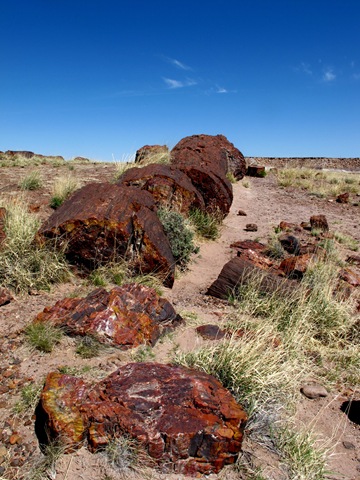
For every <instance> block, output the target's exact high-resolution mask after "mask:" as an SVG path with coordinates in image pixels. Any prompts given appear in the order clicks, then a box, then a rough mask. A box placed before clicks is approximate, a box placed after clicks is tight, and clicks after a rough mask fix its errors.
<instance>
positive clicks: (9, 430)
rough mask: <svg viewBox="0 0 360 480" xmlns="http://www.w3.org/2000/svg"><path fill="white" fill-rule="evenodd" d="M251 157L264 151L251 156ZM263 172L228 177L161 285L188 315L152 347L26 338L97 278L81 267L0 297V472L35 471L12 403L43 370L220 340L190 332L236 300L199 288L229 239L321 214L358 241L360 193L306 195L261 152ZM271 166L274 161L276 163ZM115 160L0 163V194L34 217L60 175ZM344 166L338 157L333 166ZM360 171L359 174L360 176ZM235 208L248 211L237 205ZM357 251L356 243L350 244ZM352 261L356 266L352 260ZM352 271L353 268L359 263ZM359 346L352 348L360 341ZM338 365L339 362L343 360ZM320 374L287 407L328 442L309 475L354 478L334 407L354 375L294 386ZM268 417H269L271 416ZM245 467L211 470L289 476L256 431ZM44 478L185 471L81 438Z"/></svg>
mask: <svg viewBox="0 0 360 480" xmlns="http://www.w3.org/2000/svg"><path fill="white" fill-rule="evenodd" d="M257 161H258V162H260V161H261V160H259V159H257ZM266 163H267V175H266V177H264V178H253V177H245V178H244V179H243V180H240V181H238V182H236V183H234V184H233V191H234V200H233V204H232V206H231V210H230V213H229V215H228V216H227V217H226V218H225V219H224V221H223V224H222V227H221V234H220V236H219V238H218V239H216V240H208V241H205V240H198V245H199V247H200V248H199V251H198V252H197V253H196V254H194V255H193V258H192V261H191V262H190V264H189V266H188V269H187V270H186V271H184V272H179V273H178V274H177V276H176V280H175V284H174V286H173V288H172V289H168V288H163V296H164V297H166V298H167V299H168V300H169V301H170V302H171V303H172V304H173V306H174V307H175V309H176V311H177V312H178V313H179V314H180V315H182V316H183V318H184V319H185V324H184V325H183V326H181V327H179V328H178V329H177V330H176V331H175V332H174V333H173V334H172V335H171V336H168V337H166V338H164V339H163V340H162V341H159V342H158V343H157V344H156V345H155V347H154V348H153V349H152V350H150V349H146V348H142V350H141V349H140V350H139V349H137V350H136V351H135V352H133V351H131V350H127V351H122V350H117V349H115V348H112V349H106V350H103V351H101V352H100V353H99V355H97V356H95V357H93V358H90V359H87V358H86V359H84V358H81V357H80V356H79V355H77V354H76V353H75V340H74V339H73V338H71V337H64V338H63V339H62V340H61V342H60V344H58V345H56V346H55V348H54V349H53V351H52V352H50V353H42V352H39V351H38V350H36V349H34V348H31V347H30V346H29V344H28V343H27V341H26V337H25V335H24V328H25V327H26V326H27V325H28V324H29V323H30V322H31V321H32V320H33V318H34V317H35V316H36V315H37V314H38V313H39V312H40V311H42V310H43V309H44V308H45V307H46V306H49V305H53V304H54V303H55V302H56V301H57V300H60V299H62V298H64V297H67V296H76V295H79V296H84V295H85V294H87V293H88V292H90V291H91V290H92V289H94V288H95V287H94V285H93V284H91V282H89V279H88V278H86V277H84V276H79V275H73V277H72V278H71V280H70V281H68V282H66V283H60V284H58V285H54V286H53V287H52V288H51V290H50V291H38V290H33V291H30V292H28V294H20V293H14V294H13V297H14V298H13V300H12V301H11V302H10V303H8V304H6V305H4V306H2V307H0V333H1V340H0V356H1V363H0V372H1V378H0V478H3V479H20V478H24V479H25V478H41V477H35V476H33V477H31V473H29V471H30V472H31V469H33V470H34V468H35V466H36V465H37V462H39V461H41V458H42V453H41V451H40V449H39V445H38V441H37V438H36V435H35V432H34V409H29V410H27V411H25V412H24V411H19V410H21V409H19V408H17V407H16V406H17V405H18V404H19V402H20V400H21V392H22V390H23V389H24V387H26V386H27V385H29V384H34V385H41V384H42V383H43V382H44V379H45V377H46V375H47V373H48V372H50V371H56V370H57V369H58V368H59V367H62V368H64V367H67V368H68V369H69V370H71V369H72V371H78V372H79V371H80V372H83V373H82V375H83V377H84V378H87V379H88V380H89V381H93V380H94V379H100V378H103V377H104V376H106V375H107V374H109V373H110V372H112V371H114V370H116V369H117V368H118V367H119V366H120V365H123V364H125V363H128V362H129V361H136V360H138V359H139V357H141V359H142V360H143V361H157V362H162V363H168V362H171V361H172V359H173V355H174V352H175V351H180V352H185V353H186V352H192V351H194V350H196V349H198V348H200V347H202V346H204V345H205V346H206V345H208V344H210V343H211V342H217V341H218V340H213V341H211V340H205V339H203V338H202V337H201V336H200V335H198V334H197V333H196V332H195V328H196V327H197V326H199V325H202V324H204V325H205V324H215V325H218V326H220V327H222V326H223V325H224V324H225V323H226V321H227V319H228V316H229V315H230V316H231V314H232V312H233V309H234V307H233V306H232V305H230V304H229V302H227V301H224V300H219V299H215V298H212V297H210V296H208V295H205V293H206V291H207V289H208V288H209V286H210V285H211V284H212V282H213V281H214V280H216V278H217V277H218V275H219V273H220V271H221V270H222V268H223V266H224V264H225V263H226V262H227V261H228V260H230V259H231V258H233V257H234V256H236V254H237V250H236V249H234V248H231V247H230V245H231V244H233V243H234V242H237V241H241V240H257V241H260V242H263V243H267V242H268V240H269V238H270V237H271V235H273V234H274V231H275V230H276V227H277V226H278V225H279V223H280V222H281V221H286V222H289V223H294V224H300V223H301V222H308V221H309V218H310V216H312V215H319V214H323V215H325V216H326V218H327V220H328V223H329V228H330V232H332V231H341V232H342V233H343V234H346V235H347V236H350V237H352V238H353V239H354V240H355V241H357V242H360V221H359V220H360V206H359V203H360V197H359V194H357V195H353V196H352V198H351V201H350V202H349V203H343V204H342V203H338V202H336V201H335V199H334V198H329V197H326V196H325V197H322V196H320V195H310V194H309V191H307V190H305V189H299V188H296V187H295V186H292V185H290V186H287V187H281V186H279V183H278V180H277V177H276V175H275V173H274V172H272V171H271V161H270V160H268V161H267V162H266ZM275 166H277V165H275ZM116 168H117V165H115V164H111V163H92V162H84V163H79V164H74V165H72V166H71V168H69V165H51V164H43V165H38V166H36V167H33V166H31V165H26V166H24V167H20V166H11V167H10V166H9V167H8V166H2V167H1V168H0V198H1V199H9V198H18V197H21V196H22V197H24V199H25V201H26V202H27V203H28V205H29V211H31V212H33V213H35V214H36V215H37V216H38V218H39V219H40V220H41V221H44V220H46V219H47V218H48V217H49V216H50V215H51V213H52V211H53V210H52V209H51V208H50V206H49V203H50V199H51V196H52V186H53V184H54V181H55V180H56V178H58V177H59V176H66V175H70V176H71V177H72V178H74V179H75V178H76V179H77V180H78V184H79V186H83V185H85V184H86V183H89V182H103V181H112V180H113V178H114V175H115V171H116ZM340 168H341V167H340ZM33 170H36V171H37V172H38V173H39V175H40V177H41V180H42V181H41V187H40V188H39V189H36V190H24V189H21V187H20V186H19V184H20V182H21V179H22V178H24V177H26V176H27V175H28V174H29V173H30V172H31V171H33ZM353 175H357V177H356V178H357V181H359V180H358V178H359V176H358V174H355V173H354V174H353ZM239 210H242V211H244V212H245V213H246V216H245V215H243V216H242V215H238V212H239ZM249 223H254V224H256V225H257V227H258V228H257V231H254V232H252V231H247V230H246V229H245V228H246V225H247V224H249ZM338 247H339V249H340V251H341V255H342V257H343V258H346V256H347V255H351V254H354V251H352V250H350V249H348V248H347V247H346V245H343V244H342V245H341V244H339V245H338ZM357 255H358V253H357ZM355 269H356V267H355ZM357 272H358V271H357ZM358 351H359V350H358ZM344 368H345V367H344ZM313 380H317V379H316V376H314V378H312V377H309V376H308V375H306V376H304V378H302V381H301V382H299V385H298V389H297V390H296V391H294V392H293V395H294V398H295V402H294V405H295V406H294V412H292V413H291V415H292V419H293V422H294V424H295V426H296V428H303V429H308V430H309V431H311V432H313V434H314V436H315V437H316V439H317V440H316V442H317V444H318V445H319V446H324V447H326V450H327V459H326V462H327V471H328V473H326V476H325V477H320V476H319V477H312V476H311V477H310V476H309V477H308V479H309V480H310V479H311V478H319V479H320V478H327V479H338V480H340V479H342V480H356V479H360V426H359V423H356V422H355V421H351V420H350V419H349V418H348V416H347V415H346V413H344V412H343V411H342V410H341V406H342V404H344V402H346V401H350V400H357V401H359V400H360V390H359V385H354V384H349V383H345V382H342V381H334V382H332V383H331V382H328V383H327V384H325V385H324V382H323V385H324V386H325V387H326V388H327V390H328V395H327V396H326V397H321V398H316V399H309V398H307V397H305V396H304V395H302V394H301V393H300V388H301V386H302V385H303V384H304V383H306V382H311V381H313ZM269 421H270V422H271V419H270V420H269ZM239 462H240V463H242V464H243V465H244V467H243V468H238V469H237V470H236V469H234V468H233V467H232V466H229V467H225V468H224V469H223V470H222V471H221V472H220V473H219V474H216V475H215V474H211V475H209V476H208V477H207V478H209V479H216V478H218V479H229V480H230V479H235V478H239V479H250V478H254V479H259V480H260V479H284V480H285V479H289V478H293V479H295V478H298V479H300V478H304V479H305V478H306V477H305V476H299V477H296V476H295V475H294V474H292V476H291V474H290V473H289V470H288V469H286V468H285V467H284V462H283V458H281V457H280V456H279V454H278V452H277V451H276V450H275V449H272V448H271V446H269V445H268V444H267V443H266V441H265V440H264V439H262V440H261V439H260V440H259V439H256V438H255V437H254V436H252V435H250V434H249V435H247V434H246V433H245V438H244V442H243V452H242V454H241V456H240V460H239ZM46 475H48V476H47V477H43V478H56V479H57V480H77V479H89V478H97V479H99V480H106V479H107V480H110V479H116V478H129V479H131V478H134V479H135V478H153V479H165V478H167V479H173V480H175V479H176V480H178V479H179V480H180V479H182V478H185V477H184V476H183V475H180V474H161V473H158V472H156V471H155V470H149V469H144V470H143V471H142V470H141V469H140V470H139V469H137V470H136V469H135V470H134V471H126V472H125V473H124V472H118V471H117V470H116V468H113V467H112V466H111V465H110V464H109V462H108V461H107V460H106V458H105V456H104V455H102V454H90V453H89V452H88V451H87V450H86V449H85V448H82V449H80V450H78V451H76V452H73V453H69V454H64V455H61V456H60V458H59V459H58V460H57V462H56V464H54V465H52V466H51V468H50V467H49V469H48V471H47V473H46Z"/></svg>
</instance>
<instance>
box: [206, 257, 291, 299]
mask: <svg viewBox="0 0 360 480" xmlns="http://www.w3.org/2000/svg"><path fill="white" fill-rule="evenodd" d="M254 281H256V282H257V283H258V285H259V288H260V290H262V291H263V292H264V293H274V292H279V293H281V294H283V295H289V294H290V293H291V292H292V291H293V289H294V288H295V287H296V285H297V282H296V281H295V280H287V279H284V278H281V277H279V276H277V275H275V274H274V273H271V272H268V271H266V270H265V269H263V268H259V267H258V266H256V265H254V264H253V263H252V262H251V261H249V259H245V258H243V256H240V257H235V258H233V259H231V260H230V261H229V262H227V263H226V264H225V265H224V267H223V269H222V270H221V272H220V274H219V276H218V278H217V279H216V280H215V282H214V283H213V284H212V285H211V286H210V287H209V289H208V290H207V292H206V294H207V295H211V296H212V297H216V298H221V299H224V300H227V299H228V298H229V297H230V296H231V295H234V294H236V292H237V291H238V289H239V288H240V287H241V286H242V285H247V284H248V283H249V282H254Z"/></svg>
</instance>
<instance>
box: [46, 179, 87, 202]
mask: <svg viewBox="0 0 360 480" xmlns="http://www.w3.org/2000/svg"><path fill="white" fill-rule="evenodd" d="M79 186H80V185H79V182H78V180H77V179H76V178H74V177H73V176H71V175H67V176H63V177H59V178H57V179H56V180H55V182H54V185H53V189H52V197H51V200H50V207H51V208H58V207H60V205H62V204H63V203H64V201H65V200H66V199H67V198H69V197H70V195H71V194H72V193H73V192H74V191H75V190H77V189H78V188H79Z"/></svg>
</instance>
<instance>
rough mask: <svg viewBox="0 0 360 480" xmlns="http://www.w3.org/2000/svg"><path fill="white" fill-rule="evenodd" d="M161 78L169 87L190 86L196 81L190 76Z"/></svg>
mask: <svg viewBox="0 0 360 480" xmlns="http://www.w3.org/2000/svg"><path fill="white" fill-rule="evenodd" d="M163 80H164V82H165V83H166V85H167V86H168V87H169V88H171V89H175V88H184V87H191V86H193V85H196V84H197V82H196V81H195V80H192V79H191V78H187V79H186V80H174V79H173V78H167V77H163Z"/></svg>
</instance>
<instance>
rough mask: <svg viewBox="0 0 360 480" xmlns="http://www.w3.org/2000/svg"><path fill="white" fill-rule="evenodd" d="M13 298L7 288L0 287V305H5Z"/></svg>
mask: <svg viewBox="0 0 360 480" xmlns="http://www.w3.org/2000/svg"><path fill="white" fill-rule="evenodd" d="M11 300H14V297H13V296H12V295H11V293H10V292H9V290H8V289H7V288H0V307H2V306H3V305H7V304H8V303H10V302H11Z"/></svg>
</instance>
